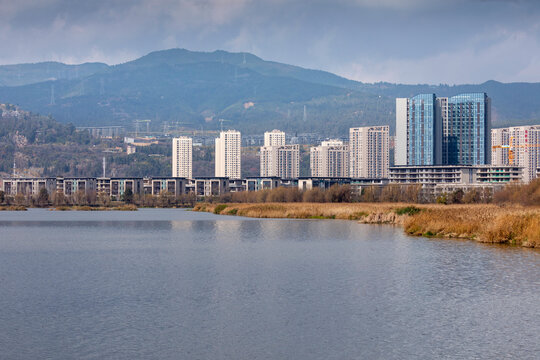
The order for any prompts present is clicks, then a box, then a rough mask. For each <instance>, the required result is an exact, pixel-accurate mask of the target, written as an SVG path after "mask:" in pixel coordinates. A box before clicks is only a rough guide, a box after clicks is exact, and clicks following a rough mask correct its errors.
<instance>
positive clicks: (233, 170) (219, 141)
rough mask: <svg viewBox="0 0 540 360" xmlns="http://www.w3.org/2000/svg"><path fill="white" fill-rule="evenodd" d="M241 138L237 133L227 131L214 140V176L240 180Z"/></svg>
mask: <svg viewBox="0 0 540 360" xmlns="http://www.w3.org/2000/svg"><path fill="white" fill-rule="evenodd" d="M241 144H242V137H241V134H240V132H239V131H236V130H227V131H222V132H221V133H220V134H219V138H216V157H215V162H216V163H215V170H216V171H215V176H216V177H227V178H229V179H240V178H242V169H241V166H242V153H241Z"/></svg>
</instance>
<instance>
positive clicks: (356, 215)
mask: <svg viewBox="0 0 540 360" xmlns="http://www.w3.org/2000/svg"><path fill="white" fill-rule="evenodd" d="M194 210H195V211H207V212H213V213H215V214H221V215H239V216H247V217H255V218H290V219H343V220H358V221H360V222H362V223H376V224H394V225H402V226H403V227H404V229H405V232H406V233H407V234H409V235H415V236H427V237H447V238H465V239H472V240H476V241H479V242H486V243H499V244H510V245H519V246H526V247H536V248H540V207H523V206H520V205H506V206H498V205H489V204H474V205H438V204H437V205H436V204H422V205H419V204H414V205H411V204H405V203H262V204H259V203H257V204H246V203H242V204H198V205H196V206H195V208H194Z"/></svg>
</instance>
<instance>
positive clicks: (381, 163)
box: [349, 126, 390, 178]
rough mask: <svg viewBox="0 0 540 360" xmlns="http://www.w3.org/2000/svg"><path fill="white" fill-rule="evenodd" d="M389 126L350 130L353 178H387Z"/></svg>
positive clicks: (350, 173) (350, 171)
mask: <svg viewBox="0 0 540 360" xmlns="http://www.w3.org/2000/svg"><path fill="white" fill-rule="evenodd" d="M389 139H390V136H389V127H388V126H368V127H359V128H351V129H350V130H349V149H350V156H349V157H350V170H349V175H350V176H351V177H353V178H387V177H388V168H389V166H390V149H389V148H390V144H389Z"/></svg>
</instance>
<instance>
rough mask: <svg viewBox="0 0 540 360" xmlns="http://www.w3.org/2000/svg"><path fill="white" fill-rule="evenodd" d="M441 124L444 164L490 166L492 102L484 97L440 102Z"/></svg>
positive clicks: (464, 96)
mask: <svg viewBox="0 0 540 360" xmlns="http://www.w3.org/2000/svg"><path fill="white" fill-rule="evenodd" d="M439 103H442V104H445V106H444V107H443V106H442V107H441V111H440V112H441V116H442V123H443V146H442V148H443V163H444V164H446V165H483V164H490V163H491V149H490V144H491V114H490V112H491V110H490V109H491V99H490V98H489V97H488V96H487V95H486V93H469V94H459V95H456V96H452V97H450V98H440V100H439Z"/></svg>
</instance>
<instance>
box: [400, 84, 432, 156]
mask: <svg viewBox="0 0 540 360" xmlns="http://www.w3.org/2000/svg"><path fill="white" fill-rule="evenodd" d="M436 115H437V114H436V97H435V94H420V95H416V96H415V97H412V98H410V99H396V149H395V154H396V155H395V157H396V160H395V163H396V165H437V164H440V162H441V159H440V143H441V135H442V134H441V126H440V119H439V118H438V117H437V116H436ZM404 154H406V156H404Z"/></svg>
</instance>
